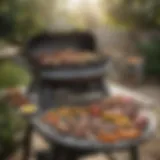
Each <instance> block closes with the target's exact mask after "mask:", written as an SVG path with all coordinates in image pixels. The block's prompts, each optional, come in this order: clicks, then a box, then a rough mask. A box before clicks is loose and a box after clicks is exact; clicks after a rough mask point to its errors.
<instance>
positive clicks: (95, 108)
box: [90, 105, 101, 116]
mask: <svg viewBox="0 0 160 160" xmlns="http://www.w3.org/2000/svg"><path fill="white" fill-rule="evenodd" d="M90 113H91V115H92V116H99V115H100V113H101V108H100V107H99V106H97V105H93V106H91V108H90Z"/></svg>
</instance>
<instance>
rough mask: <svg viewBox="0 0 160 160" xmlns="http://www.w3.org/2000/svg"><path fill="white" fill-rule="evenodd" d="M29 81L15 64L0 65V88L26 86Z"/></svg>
mask: <svg viewBox="0 0 160 160" xmlns="http://www.w3.org/2000/svg"><path fill="white" fill-rule="evenodd" d="M29 81H30V76H29V74H28V73H27V71H25V70H24V69H22V68H20V67H19V66H18V65H16V64H15V63H13V62H10V61H4V62H1V63H0V88H7V87H17V86H20V85H27V84H28V83H29Z"/></svg>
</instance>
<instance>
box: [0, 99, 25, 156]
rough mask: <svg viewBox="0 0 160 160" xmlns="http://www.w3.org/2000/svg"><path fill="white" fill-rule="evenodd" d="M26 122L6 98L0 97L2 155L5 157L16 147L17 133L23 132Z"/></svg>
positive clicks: (0, 153)
mask: <svg viewBox="0 0 160 160" xmlns="http://www.w3.org/2000/svg"><path fill="white" fill-rule="evenodd" d="M24 127H25V122H24V121H23V119H22V118H21V116H20V115H19V114H18V112H16V111H15V109H13V106H10V105H9V104H8V103H7V102H6V100H4V99H2V98H1V99H0V130H1V132H0V145H1V146H0V147H1V152H0V157H1V158H5V156H7V155H9V154H10V152H12V151H13V150H14V149H15V145H16V143H17V140H16V138H15V137H16V135H17V134H18V133H19V132H22V131H23V130H24Z"/></svg>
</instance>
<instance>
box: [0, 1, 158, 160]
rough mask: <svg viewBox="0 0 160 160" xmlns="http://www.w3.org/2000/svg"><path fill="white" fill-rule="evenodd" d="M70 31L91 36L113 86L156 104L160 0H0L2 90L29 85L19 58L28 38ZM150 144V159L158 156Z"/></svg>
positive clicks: (0, 73)
mask: <svg viewBox="0 0 160 160" xmlns="http://www.w3.org/2000/svg"><path fill="white" fill-rule="evenodd" d="M72 30H73V31H74V30H77V31H91V32H92V33H93V34H94V36H95V38H96V42H97V51H98V52H100V53H104V54H106V56H108V57H109V58H110V63H109V70H108V79H109V80H110V82H111V83H116V84H118V85H122V86H125V87H128V88H130V89H131V90H132V91H136V92H140V93H144V94H146V95H148V96H150V97H153V98H155V99H156V100H157V101H159V98H160V86H159V84H160V1H159V0H152V1H151V0H132V1H131V0H0V89H1V90H3V89H4V88H8V87H17V86H26V85H28V84H29V83H30V81H31V79H32V76H31V75H30V73H29V71H28V69H27V65H25V63H22V62H21V60H19V56H20V55H21V54H22V49H23V47H24V45H25V43H26V42H27V41H28V39H29V38H31V37H32V36H34V35H36V34H38V33H41V32H43V31H51V32H70V31H72ZM20 75H21V76H20ZM156 112H157V111H156ZM158 113H160V111H158ZM157 143H158V141H157V140H156V142H154V146H156V148H157V146H158V145H157ZM151 145H152V144H150V148H149V151H151V152H153V153H151V155H152V154H154V155H156V156H158V152H159V151H156V149H155V148H154V149H153V147H152V146H151ZM157 149H158V148H157ZM147 151H148V150H147ZM159 158H160V155H159ZM153 160H158V159H155V158H153Z"/></svg>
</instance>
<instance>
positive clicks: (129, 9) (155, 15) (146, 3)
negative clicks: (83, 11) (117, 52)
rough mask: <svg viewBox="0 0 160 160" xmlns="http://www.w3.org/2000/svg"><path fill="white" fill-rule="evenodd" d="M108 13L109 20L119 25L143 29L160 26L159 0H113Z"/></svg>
mask: <svg viewBox="0 0 160 160" xmlns="http://www.w3.org/2000/svg"><path fill="white" fill-rule="evenodd" d="M106 5H108V4H106ZM107 14H108V16H109V22H110V23H112V24H114V25H118V26H126V27H130V28H143V29H144V28H147V29H148V28H158V27H160V22H159V21H160V1H159V0H152V1H150V0H133V1H130V0H119V1H117V0H112V1H111V2H110V4H109V7H108V8H107Z"/></svg>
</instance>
